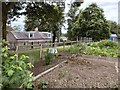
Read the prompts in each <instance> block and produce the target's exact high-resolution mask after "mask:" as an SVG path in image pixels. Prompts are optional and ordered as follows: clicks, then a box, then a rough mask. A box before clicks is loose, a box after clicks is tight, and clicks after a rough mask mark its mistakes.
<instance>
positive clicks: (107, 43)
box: [98, 40, 118, 48]
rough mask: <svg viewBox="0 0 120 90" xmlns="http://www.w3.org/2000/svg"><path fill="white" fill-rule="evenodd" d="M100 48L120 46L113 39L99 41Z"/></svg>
mask: <svg viewBox="0 0 120 90" xmlns="http://www.w3.org/2000/svg"><path fill="white" fill-rule="evenodd" d="M98 46H99V47H100V48H118V43H117V42H116V41H111V40H102V41H100V42H99V43H98Z"/></svg>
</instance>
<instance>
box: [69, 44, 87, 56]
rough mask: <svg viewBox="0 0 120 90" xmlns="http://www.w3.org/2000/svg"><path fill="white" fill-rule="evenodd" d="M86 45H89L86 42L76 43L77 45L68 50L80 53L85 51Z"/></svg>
mask: <svg viewBox="0 0 120 90" xmlns="http://www.w3.org/2000/svg"><path fill="white" fill-rule="evenodd" d="M86 47H87V45H86V44H84V43H79V44H76V45H74V46H71V47H70V48H69V50H68V51H69V52H70V53H71V54H79V53H83V52H84V50H85V49H86Z"/></svg>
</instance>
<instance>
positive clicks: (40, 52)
mask: <svg viewBox="0 0 120 90" xmlns="http://www.w3.org/2000/svg"><path fill="white" fill-rule="evenodd" d="M41 58H42V44H41V45H40V59H41Z"/></svg>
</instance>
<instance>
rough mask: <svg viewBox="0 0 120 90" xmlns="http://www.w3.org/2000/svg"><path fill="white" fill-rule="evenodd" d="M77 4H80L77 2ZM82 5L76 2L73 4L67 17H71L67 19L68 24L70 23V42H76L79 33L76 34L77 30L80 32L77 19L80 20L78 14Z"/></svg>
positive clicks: (68, 33) (68, 34)
mask: <svg viewBox="0 0 120 90" xmlns="http://www.w3.org/2000/svg"><path fill="white" fill-rule="evenodd" d="M77 3H79V2H77ZM80 5H81V4H79V5H77V4H76V2H73V3H72V4H71V7H70V10H69V12H68V13H67V15H68V17H69V18H68V19H67V22H68V32H67V36H68V39H69V40H76V39H77V37H75V36H78V33H77V32H76V30H78V28H79V27H78V26H77V24H78V20H77V18H79V17H78V15H76V13H77V11H78V9H79V6H80ZM75 28H76V29H75ZM73 29H75V30H73Z"/></svg>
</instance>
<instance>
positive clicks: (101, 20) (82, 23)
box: [68, 3, 110, 41]
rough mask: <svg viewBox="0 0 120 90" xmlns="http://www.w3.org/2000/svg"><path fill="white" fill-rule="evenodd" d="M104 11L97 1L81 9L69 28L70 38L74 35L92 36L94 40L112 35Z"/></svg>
mask: <svg viewBox="0 0 120 90" xmlns="http://www.w3.org/2000/svg"><path fill="white" fill-rule="evenodd" d="M103 13H104V11H103V9H102V8H100V7H98V6H97V5H96V4H95V3H92V4H91V5H89V6H88V7H86V8H85V9H84V10H80V11H79V13H78V15H77V16H76V17H75V18H74V20H75V21H74V23H71V25H73V26H72V28H70V29H69V28H68V36H69V38H73V36H78V38H80V37H92V39H93V40H94V41H99V40H101V39H107V38H108V37H109V35H110V23H109V22H108V21H107V20H106V19H105V17H104V14H103ZM70 35H72V36H70Z"/></svg>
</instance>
